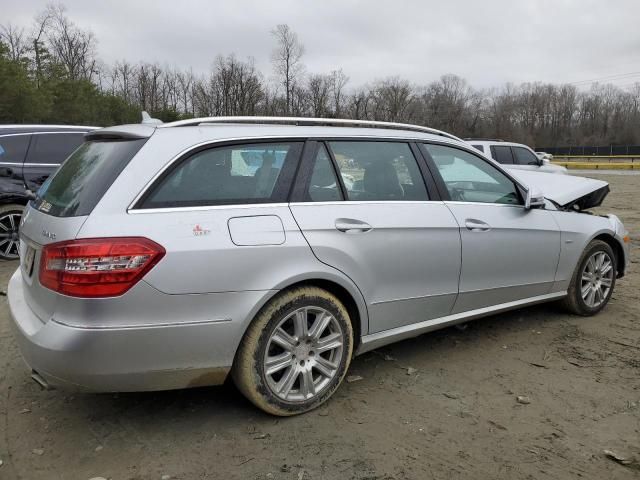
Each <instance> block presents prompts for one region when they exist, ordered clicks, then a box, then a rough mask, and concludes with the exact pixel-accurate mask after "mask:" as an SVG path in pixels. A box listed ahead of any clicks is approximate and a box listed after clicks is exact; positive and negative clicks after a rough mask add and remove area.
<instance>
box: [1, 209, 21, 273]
mask: <svg viewBox="0 0 640 480" xmlns="http://www.w3.org/2000/svg"><path fill="white" fill-rule="evenodd" d="M23 210H24V207H23V206H22V205H17V204H9V205H3V206H1V207H0V259H2V260H16V259H17V258H19V240H20V238H19V236H18V234H19V228H20V221H21V220H22V212H23Z"/></svg>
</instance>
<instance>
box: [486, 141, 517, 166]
mask: <svg viewBox="0 0 640 480" xmlns="http://www.w3.org/2000/svg"><path fill="white" fill-rule="evenodd" d="M491 156H492V157H493V159H494V160H495V161H496V162H498V163H502V164H505V165H509V164H512V163H513V156H512V155H511V147H507V146H504V145H503V146H499V145H491Z"/></svg>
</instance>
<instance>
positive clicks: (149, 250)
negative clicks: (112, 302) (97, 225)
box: [40, 237, 166, 298]
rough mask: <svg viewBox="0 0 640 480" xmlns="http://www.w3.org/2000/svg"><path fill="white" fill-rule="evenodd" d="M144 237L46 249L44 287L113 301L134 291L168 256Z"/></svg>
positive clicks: (63, 244) (61, 244) (85, 241)
mask: <svg viewBox="0 0 640 480" xmlns="http://www.w3.org/2000/svg"><path fill="white" fill-rule="evenodd" d="M165 253H166V252H165V249H164V248H162V246H160V245H158V244H157V243H155V242H153V241H151V240H149V239H147V238H142V237H119V238H87V239H82V240H71V241H68V242H59V243H52V244H49V245H46V246H45V247H44V248H43V249H42V256H41V258H40V284H41V285H42V286H44V287H47V288H50V289H51V290H54V291H56V292H58V293H62V294H64V295H69V296H72V297H90V298H97V297H113V296H117V295H122V294H123V293H125V292H126V291H127V290H129V289H130V288H131V287H133V286H134V285H135V284H136V283H137V282H138V281H139V280H140V279H141V278H142V277H143V276H144V275H145V274H146V273H147V272H148V271H149V270H151V268H153V266H154V265H155V264H156V263H158V262H159V261H160V259H161V258H162V257H163V256H164V254H165Z"/></svg>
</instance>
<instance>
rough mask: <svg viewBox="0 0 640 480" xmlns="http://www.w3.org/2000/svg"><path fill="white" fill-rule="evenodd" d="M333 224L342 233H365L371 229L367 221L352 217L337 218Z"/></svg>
mask: <svg viewBox="0 0 640 480" xmlns="http://www.w3.org/2000/svg"><path fill="white" fill-rule="evenodd" d="M335 225H336V229H338V230H340V231H341V232H344V233H365V232H368V231H370V230H372V229H373V227H372V226H371V225H369V224H368V223H366V222H363V221H360V220H354V219H353V218H338V219H337V220H336V223H335Z"/></svg>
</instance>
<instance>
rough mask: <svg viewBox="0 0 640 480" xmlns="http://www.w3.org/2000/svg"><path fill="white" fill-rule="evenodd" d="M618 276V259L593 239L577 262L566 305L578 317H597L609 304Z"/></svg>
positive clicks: (605, 246)
mask: <svg viewBox="0 0 640 480" xmlns="http://www.w3.org/2000/svg"><path fill="white" fill-rule="evenodd" d="M616 274H617V272H616V257H615V254H614V253H613V250H612V249H611V247H610V246H609V245H608V244H607V243H606V242H603V241H601V240H593V241H592V242H591V243H589V245H587V248H586V249H585V251H584V253H583V254H582V257H581V258H580V261H579V262H578V267H577V268H576V271H575V272H574V274H573V278H572V279H571V284H570V285H569V290H568V292H567V293H568V295H567V297H566V298H565V300H564V306H565V307H566V308H567V309H568V310H569V311H570V312H572V313H575V314H576V315H583V316H589V315H595V314H596V313H598V312H599V311H600V310H602V309H603V308H604V307H605V305H606V304H607V303H608V302H609V299H610V298H611V294H612V293H613V288H614V287H615V284H616Z"/></svg>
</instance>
